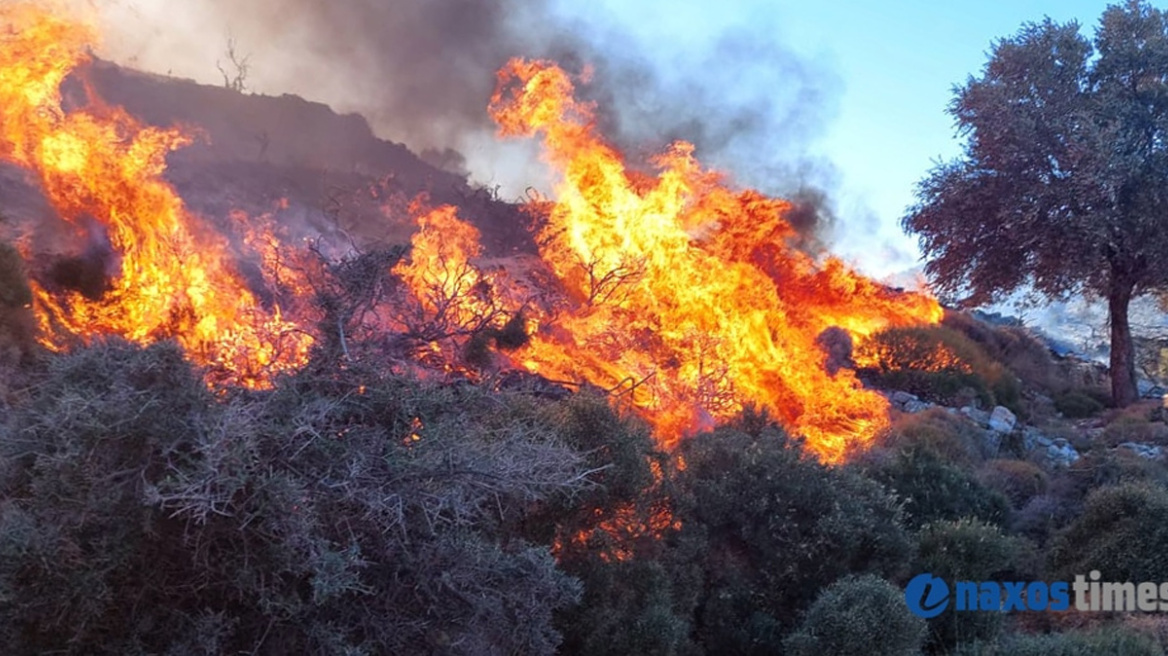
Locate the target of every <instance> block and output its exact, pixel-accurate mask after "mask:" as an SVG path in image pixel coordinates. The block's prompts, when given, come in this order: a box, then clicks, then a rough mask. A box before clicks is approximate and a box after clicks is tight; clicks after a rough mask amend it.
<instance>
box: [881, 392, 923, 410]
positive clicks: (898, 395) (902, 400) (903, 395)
mask: <svg viewBox="0 0 1168 656" xmlns="http://www.w3.org/2000/svg"><path fill="white" fill-rule="evenodd" d="M888 400H889V401H892V405H894V406H896V407H898V408H901V409H903V408H904V406H905V405H907V404H908V403H910V402H912V401H920V400H921V398H920V397H919V396H917V395H916V394H909V393H908V392H902V391H900V390H897V391H895V392H893V393H892V396H890V397H888Z"/></svg>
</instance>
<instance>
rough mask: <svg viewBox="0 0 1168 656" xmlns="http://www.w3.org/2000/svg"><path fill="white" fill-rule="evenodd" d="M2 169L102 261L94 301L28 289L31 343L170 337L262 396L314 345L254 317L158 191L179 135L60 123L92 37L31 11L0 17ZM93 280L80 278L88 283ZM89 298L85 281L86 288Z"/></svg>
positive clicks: (99, 117)
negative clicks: (20, 172)
mask: <svg viewBox="0 0 1168 656" xmlns="http://www.w3.org/2000/svg"><path fill="white" fill-rule="evenodd" d="M0 22H2V23H3V24H4V25H5V26H7V29H6V30H5V32H4V34H3V35H0V70H2V71H3V72H4V75H3V76H2V77H0V106H2V107H3V108H4V112H3V115H2V116H0V158H3V159H5V160H9V161H11V162H14V163H16V164H18V165H21V166H24V167H26V168H28V169H30V170H32V171H33V172H34V173H35V174H36V175H37V176H38V177H39V178H40V183H41V187H42V188H43V190H44V192H45V195H46V197H47V198H48V200H49V202H50V203H51V204H52V205H53V207H54V208H55V209H56V211H57V212H58V213H59V214H60V216H61V217H63V218H64V219H66V220H67V221H69V222H71V223H72V224H73V225H74V226H75V228H76V232H77V236H78V239H79V241H86V242H89V244H90V247H91V248H93V249H96V250H98V251H108V258H107V259H108V263H107V265H108V268H110V269H112V270H111V271H108V272H106V274H107V276H108V281H106V282H97V283H96V286H97V293H90V294H83V293H81V292H79V291H78V290H75V289H67V288H66V289H49V288H47V287H46V286H43V285H41V284H37V283H34V293H35V297H36V310H37V315H38V318H39V320H40V323H41V328H42V340H43V342H44V344H45V345H46V346H48V347H50V348H54V349H60V348H64V347H65V346H66V345H67V344H69V343H70V342H71V341H72V340H74V339H76V338H78V337H80V338H83V339H88V338H90V337H92V336H95V335H118V336H121V337H124V338H126V339H129V340H132V341H135V342H148V341H154V340H157V339H162V338H168V337H169V338H174V339H175V340H177V341H178V342H179V343H180V344H181V345H182V346H183V347H184V348H185V349H186V351H187V353H188V354H189V355H190V357H191V358H192V359H193V360H194V361H196V362H197V363H199V364H203V365H208V366H210V367H212V368H213V369H216V370H218V371H220V372H221V373H222V377H223V378H224V379H225V380H226V381H230V382H234V383H237V384H242V385H247V386H252V387H262V386H265V385H267V383H268V380H269V379H270V377H271V375H272V374H273V373H275V372H278V371H281V370H287V369H291V368H295V367H297V366H299V365H300V364H301V363H303V362H304V361H305V359H306V357H307V351H308V347H309V345H310V344H311V338H310V337H309V336H308V335H307V334H305V333H303V332H300V331H298V330H296V327H295V325H294V324H293V323H292V322H290V321H288V320H286V319H285V318H284V317H283V316H282V313H281V310H280V308H279V307H278V306H275V307H272V308H271V309H270V310H267V309H264V308H263V307H261V305H260V304H259V303H257V302H256V298H255V296H254V294H253V293H252V292H251V291H250V290H249V288H248V286H247V285H246V284H245V282H244V280H243V279H242V278H241V276H240V275H239V273H238V271H236V270H235V269H234V268H233V267H232V266H231V265H230V264H229V263H230V262H232V261H233V259H234V258H233V256H232V254H231V253H230V246H229V244H228V243H227V241H226V240H225V239H224V238H223V237H222V236H220V235H218V234H216V233H215V232H213V231H211V230H209V229H207V227H205V226H204V225H203V224H202V222H201V221H200V220H199V219H198V218H196V217H194V216H192V215H191V214H190V213H189V212H188V211H187V210H186V208H185V207H184V206H183V202H182V200H181V199H180V198H179V196H178V195H177V193H175V191H174V189H173V188H172V187H171V186H170V185H169V184H167V183H166V182H165V181H164V180H163V179H162V173H163V171H164V170H165V168H166V162H165V157H166V154H167V153H168V152H170V151H171V150H174V149H176V148H179V147H181V146H183V145H186V144H188V143H190V141H191V139H190V137H189V136H188V135H186V134H184V133H183V132H182V131H180V130H178V129H167V130H162V129H155V128H150V127H144V126H143V125H141V124H140V123H139V122H138V121H137V120H135V119H134V118H133V117H131V116H130V115H128V114H127V113H126V112H125V111H124V110H122V109H120V108H116V107H114V108H111V107H103V106H99V105H97V104H96V103H92V104H93V105H94V106H92V107H89V108H86V109H81V110H72V111H66V110H65V109H64V108H63V107H62V98H61V91H60V87H61V83H62V82H63V81H64V80H65V78H66V77H67V76H68V75H69V73H70V72H71V71H73V69H74V68H75V67H76V66H77V65H78V64H80V63H82V62H83V61H85V60H86V58H87V54H86V48H87V47H88V45H89V44H91V43H93V42H94V40H95V39H94V37H95V35H94V33H93V31H92V30H90V29H88V28H87V27H85V26H84V25H81V24H79V23H77V22H76V21H72V20H66V19H62V18H58V17H55V16H54V15H52V14H50V13H48V12H46V11H45V10H44V9H42V8H40V7H38V6H36V5H32V4H6V5H4V6H3V7H0ZM94 275H97V276H98V277H100V276H101V275H102V273H100V272H99V273H96V274H94V273H93V272H90V273H89V276H90V277H93V276H94ZM87 283H88V284H90V285H94V284H95V283H94V281H91V280H90V281H87Z"/></svg>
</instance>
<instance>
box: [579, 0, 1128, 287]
mask: <svg viewBox="0 0 1168 656" xmlns="http://www.w3.org/2000/svg"><path fill="white" fill-rule="evenodd" d="M600 4H601V5H603V7H604V9H605V10H606V11H608V12H611V13H612V16H614V17H619V18H617V20H619V21H620V22H621V23H622V24H624V25H625V26H630V28H631V29H632V30H633V31H634V32H635V33H636V34H637V35H638V38H640V39H643V40H644V41H645V42H646V45H647V46H648V47H647V48H646V49H647V50H648V51H650V52H658V53H662V56H663V57H668V53H669V52H671V51H672V50H674V49H676V48H678V47H679V44H690V46H691V47H701V44H703V43H705V42H707V41H708V40H709V39H711V38H712V37H714V36H715V35H717V34H718V33H720V32H721V31H724V30H730V29H734V28H735V27H737V26H741V25H750V26H753V27H756V28H757V27H758V26H760V25H761V26H764V29H767V30H771V31H772V32H773V33H774V38H775V39H777V40H780V41H781V42H783V43H785V44H786V45H787V46H788V47H790V48H792V49H793V50H795V51H796V52H798V53H799V54H801V55H802V56H804V57H806V58H808V59H809V60H811V61H813V62H814V63H815V64H816V65H817V66H820V67H822V68H824V69H825V70H827V71H829V72H831V74H833V75H834V76H835V77H836V78H837V80H838V83H839V91H838V94H837V98H836V99H834V101H833V102H831V103H829V104H827V105H826V106H825V107H824V108H823V111H824V112H825V113H827V114H828V116H826V117H825V119H824V121H823V124H822V125H821V126H820V128H819V130H818V134H817V135H816V136H815V137H814V138H812V139H811V143H809V144H808V145H807V149H808V151H809V152H810V153H811V154H813V155H817V156H821V157H822V158H823V159H825V160H827V161H828V162H830V163H831V164H833V165H834V167H835V168H836V169H837V173H838V179H837V181H836V189H835V195H836V202H837V204H838V209H839V214H840V226H839V229H837V231H836V232H837V234H836V240H837V241H836V248H837V250H839V251H840V252H841V253H842V254H843V255H845V256H846V257H848V258H849V259H852V260H854V261H856V262H857V263H858V264H860V265H861V267H862V268H864V269H865V270H867V271H869V272H870V273H872V274H874V275H880V276H883V275H888V274H891V273H895V272H897V271H900V270H903V269H904V268H906V267H908V266H911V265H912V264H913V260H914V259H915V257H916V251H915V240H913V239H910V238H909V237H907V236H904V235H903V234H902V233H901V232H900V230H899V227H898V225H897V223H898V219H899V217H900V216H901V214H902V213H903V210H904V208H905V207H906V206H908V205H909V204H910V203H911V202H912V193H913V186H914V184H915V183H916V182H917V181H918V180H919V179H920V178H921V177H922V176H923V175H924V174H925V172H926V171H927V170H928V168H929V166H930V165H931V162H932V161H933V160H935V159H936V158H951V157H954V156H956V155H957V154H958V153H959V142H958V141H956V139H955V138H954V134H953V127H952V121H951V119H950V117H949V116H948V115H947V114H946V113H945V107H946V105H947V103H948V102H949V100H950V99H951V98H952V87H953V85H954V84H957V83H961V82H963V81H964V80H965V79H966V77H967V76H969V75H970V74H973V73H976V72H978V71H979V70H980V69H981V67H982V66H983V65H984V63H985V61H986V52H987V51H988V48H989V46H990V44H991V42H992V41H993V40H994V39H996V38H1000V37H1004V36H1008V35H1011V34H1013V33H1015V32H1016V31H1017V30H1018V29H1019V28H1020V27H1021V25H1022V24H1023V23H1024V22H1027V21H1038V20H1041V19H1042V18H1043V17H1044V16H1050V17H1051V18H1053V19H1055V20H1056V21H1060V22H1062V21H1068V20H1072V19H1075V20H1078V21H1079V22H1080V23H1081V24H1082V25H1083V29H1084V33H1086V34H1091V33H1092V32H1093V30H1094V26H1095V25H1096V23H1097V21H1098V18H1099V16H1100V14H1102V12H1103V10H1104V9H1105V8H1106V6H1107V5H1108V4H1109V3H1108V2H1105V1H1098V0H1096V1H1088V0H1029V1H1015V2H970V1H967V0H963V1H957V2H954V1H950V2H935V1H932V2H929V1H924V0H898V1H896V2H882V3H876V2H864V1H859V0H843V1H840V0H837V1H835V2H830V1H829V2H819V3H814V2H800V3H793V2H766V1H762V0H729V1H726V2H717V3H712V2H698V1H696V0H694V1H682V2H678V1H677V0H672V1H668V2H666V1H651V2H637V3H634V2H621V1H620V0H606V1H605V2H601V3H600ZM586 7H587V6H586V5H582V4H574V5H573V4H570V3H568V2H564V3H563V8H562V10H563V11H565V12H569V13H575V14H577V15H580V16H584V17H589V16H591V17H592V18H595V17H596V16H597V13H596V12H597V10H596V9H595V8H591V9H589V8H586ZM593 7H595V5H593ZM682 47H684V46H682Z"/></svg>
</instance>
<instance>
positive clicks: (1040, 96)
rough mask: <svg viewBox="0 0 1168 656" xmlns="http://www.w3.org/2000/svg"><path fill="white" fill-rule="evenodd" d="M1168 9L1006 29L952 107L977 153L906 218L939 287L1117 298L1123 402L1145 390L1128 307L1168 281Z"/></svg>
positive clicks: (1114, 334) (924, 194) (974, 295)
mask: <svg viewBox="0 0 1168 656" xmlns="http://www.w3.org/2000/svg"><path fill="white" fill-rule="evenodd" d="M1165 61H1168V20H1166V18H1165V15H1164V13H1163V12H1162V11H1161V10H1159V9H1157V8H1155V7H1152V6H1151V5H1150V4H1148V3H1146V2H1143V1H1142V0H1129V1H1128V2H1125V3H1123V4H1119V5H1113V6H1110V7H1108V8H1107V10H1106V11H1105V12H1104V13H1103V17H1102V19H1101V21H1100V23H1099V27H1098V29H1097V30H1096V32H1095V37H1094V40H1093V41H1092V40H1088V39H1087V38H1086V37H1084V36H1083V35H1082V34H1081V33H1080V28H1079V25H1078V24H1077V23H1075V22H1070V23H1066V24H1058V23H1055V22H1054V21H1052V20H1050V19H1046V20H1045V21H1043V22H1041V23H1030V24H1027V25H1025V26H1024V27H1023V28H1022V29H1021V30H1020V31H1019V32H1018V33H1017V34H1015V35H1013V36H1011V37H1008V38H1004V39H1001V40H999V41H997V42H996V43H995V44H994V45H993V48H992V51H991V53H990V57H989V61H988V62H987V64H986V67H985V68H984V70H983V71H982V72H981V74H980V75H978V76H976V77H971V78H970V79H969V80H968V81H967V82H966V83H965V84H964V85H962V86H961V87H959V88H958V89H957V91H956V94H955V97H954V99H953V102H952V104H951V105H950V108H949V112H950V114H952V116H953V117H954V119H955V120H956V121H957V125H958V132H959V134H960V135H962V136H963V137H965V138H966V147H965V153H964V154H963V155H962V156H961V157H960V158H958V159H956V160H954V161H951V162H947V163H943V164H940V165H938V166H937V167H936V168H934V169H933V170H932V172H931V173H930V174H929V176H928V177H927V178H925V179H924V180H923V181H922V182H921V184H920V188H919V192H918V195H919V203H918V204H917V205H916V206H915V207H914V208H913V209H912V211H911V212H910V213H909V214H908V216H906V217H905V219H904V226H905V228H906V229H908V230H910V231H912V232H914V233H916V234H918V235H919V236H920V238H921V245H922V247H923V249H924V251H925V253H926V255H927V257H928V258H929V259H928V263H927V267H926V268H927V272H928V274H929V275H930V277H931V278H932V279H933V280H934V281H935V282H936V283H938V284H939V285H940V286H941V288H942V289H943V290H945V291H947V292H949V293H951V294H953V295H959V296H962V297H964V298H965V300H966V301H967V302H969V303H974V304H980V303H984V302H986V301H988V300H989V299H990V298H991V297H992V295H994V294H997V293H1001V292H1008V291H1011V290H1014V289H1017V288H1019V287H1021V286H1024V285H1032V286H1033V288H1034V289H1036V290H1037V291H1039V292H1041V293H1043V294H1046V295H1048V296H1051V297H1060V296H1062V295H1064V294H1067V293H1071V292H1080V291H1082V292H1087V293H1091V294H1096V295H1098V296H1100V297H1103V298H1106V299H1107V301H1108V309H1109V314H1110V326H1111V386H1112V396H1113V398H1114V400H1115V402H1116V404H1118V405H1120V406H1124V405H1128V404H1130V403H1132V402H1133V401H1135V399H1136V398H1137V396H1138V394H1137V390H1136V369H1135V366H1136V362H1135V352H1134V347H1133V341H1132V336H1131V330H1130V325H1129V323H1128V307H1129V304H1130V302H1131V300H1132V298H1134V297H1135V296H1138V295H1140V294H1144V293H1147V292H1150V291H1154V290H1156V289H1160V288H1163V287H1164V286H1165V283H1168V260H1166V259H1165V258H1164V257H1163V256H1162V254H1163V253H1164V252H1168V231H1165V230H1164V229H1163V225H1162V221H1161V217H1162V216H1163V214H1164V211H1165V208H1166V207H1168V195H1165V194H1166V193H1168V192H1165V190H1166V189H1168V139H1166V138H1165V133H1166V131H1168V78H1165V77H1164V75H1163V68H1164V62H1165Z"/></svg>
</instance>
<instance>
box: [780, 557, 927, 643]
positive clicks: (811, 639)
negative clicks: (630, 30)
mask: <svg viewBox="0 0 1168 656" xmlns="http://www.w3.org/2000/svg"><path fill="white" fill-rule="evenodd" d="M924 636H925V623H924V621H923V620H921V619H920V618H918V617H917V616H915V615H913V614H912V613H910V612H909V610H908V607H907V606H905V604H904V599H903V595H902V593H901V591H900V590H899V589H898V588H897V587H896V586H894V585H892V584H890V583H888V582H887V581H885V580H883V579H881V578H878V577H876V576H872V575H867V576H862V577H849V578H846V579H842V580H840V581H837V582H835V583H833V584H831V585H829V586H828V587H826V588H824V589H823V592H822V593H821V594H820V595H819V597H818V598H817V599H816V600H815V603H814V604H812V606H811V608H810V610H808V611H807V617H806V618H805V619H804V620H803V625H802V626H801V627H799V630H798V631H796V632H795V633H793V634H791V636H790V637H789V638H787V641H786V647H787V653H788V654H791V655H792V656H820V655H822V654H833V655H835V656H866V655H867V654H885V655H887V656H913V655H914V654H918V653H919V652H920V647H921V644H922V643H923V642H924Z"/></svg>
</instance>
